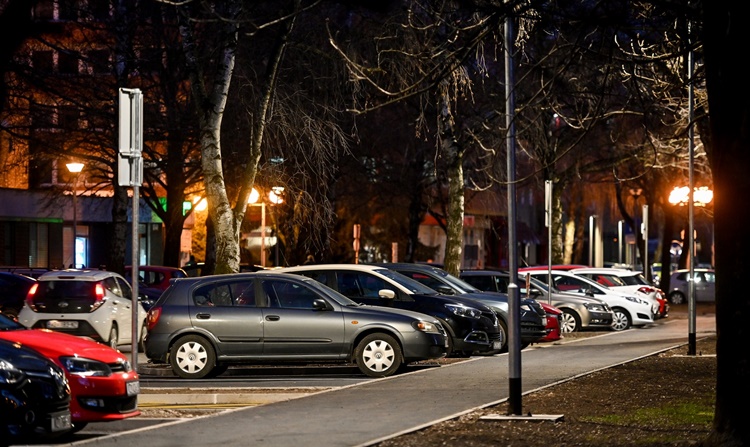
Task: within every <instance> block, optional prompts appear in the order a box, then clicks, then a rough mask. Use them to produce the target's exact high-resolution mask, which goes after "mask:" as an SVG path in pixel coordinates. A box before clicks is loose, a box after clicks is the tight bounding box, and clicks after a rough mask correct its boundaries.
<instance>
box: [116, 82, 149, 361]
mask: <svg viewBox="0 0 750 447" xmlns="http://www.w3.org/2000/svg"><path fill="white" fill-rule="evenodd" d="M117 104H118V105H117V106H118V114H117V115H118V132H119V134H118V142H117V184H119V185H120V186H132V187H133V212H132V218H131V223H132V226H131V247H132V250H131V252H132V256H131V262H130V272H131V273H132V278H131V285H132V288H133V300H134V301H136V302H137V300H138V281H139V279H140V277H139V275H138V273H139V272H138V271H139V261H138V254H139V253H140V251H141V250H140V247H139V245H138V241H139V236H140V231H139V226H138V224H139V220H140V219H139V215H140V211H139V210H138V201H139V200H140V192H139V188H140V186H141V183H143V158H142V157H141V153H142V152H143V113H142V110H143V95H142V94H141V91H140V90H139V89H137V88H136V89H127V88H121V89H119V90H118V92H117ZM140 307H141V306H139V305H137V304H136V305H134V306H132V314H131V318H130V320H131V332H130V333H131V334H132V337H131V345H130V346H131V347H130V363H131V364H132V365H133V369H134V370H136V371H137V370H138V331H139V330H142V329H141V328H140V327H139V326H140V324H139V321H138V309H139V308H140Z"/></svg>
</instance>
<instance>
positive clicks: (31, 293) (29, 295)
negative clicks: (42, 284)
mask: <svg viewBox="0 0 750 447" xmlns="http://www.w3.org/2000/svg"><path fill="white" fill-rule="evenodd" d="M37 288H39V284H32V285H31V288H30V289H29V293H27V294H26V305H27V306H29V309H31V310H33V311H34V312H36V306H35V305H34V294H36V289H37Z"/></svg>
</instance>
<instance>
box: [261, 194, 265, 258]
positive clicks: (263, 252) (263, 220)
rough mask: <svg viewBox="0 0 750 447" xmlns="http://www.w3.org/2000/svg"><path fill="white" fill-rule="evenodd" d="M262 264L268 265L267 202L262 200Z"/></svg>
mask: <svg viewBox="0 0 750 447" xmlns="http://www.w3.org/2000/svg"><path fill="white" fill-rule="evenodd" d="M260 265H261V267H265V266H266V202H264V201H261V202H260Z"/></svg>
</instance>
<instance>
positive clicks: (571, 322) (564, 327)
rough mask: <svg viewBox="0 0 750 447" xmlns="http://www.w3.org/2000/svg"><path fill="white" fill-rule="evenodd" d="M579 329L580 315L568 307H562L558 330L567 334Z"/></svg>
mask: <svg viewBox="0 0 750 447" xmlns="http://www.w3.org/2000/svg"><path fill="white" fill-rule="evenodd" d="M580 330H581V317H580V316H578V314H577V313H575V312H573V311H570V310H568V309H563V313H562V315H561V316H560V332H562V333H563V334H569V333H571V332H578V331H580Z"/></svg>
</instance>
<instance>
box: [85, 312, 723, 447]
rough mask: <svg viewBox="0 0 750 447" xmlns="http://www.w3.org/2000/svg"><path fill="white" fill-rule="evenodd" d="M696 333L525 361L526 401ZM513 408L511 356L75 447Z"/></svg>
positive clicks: (346, 439) (600, 344)
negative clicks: (510, 401)
mask: <svg viewBox="0 0 750 447" xmlns="http://www.w3.org/2000/svg"><path fill="white" fill-rule="evenodd" d="M687 332H688V322H687V320H685V319H674V320H670V321H664V322H661V323H659V324H654V325H652V326H649V327H646V328H640V329H631V330H628V331H624V332H611V333H607V334H605V335H602V336H597V337H592V338H585V339H580V340H575V341H572V342H566V343H563V344H559V345H553V346H552V345H544V344H543V345H536V346H537V347H533V348H531V349H527V350H524V351H523V352H522V356H521V358H522V360H521V362H522V388H523V391H524V392H528V391H531V390H536V389H540V388H543V387H547V386H551V385H553V384H556V383H560V382H563V381H567V380H570V379H572V378H575V377H578V376H581V375H584V374H588V373H591V372H593V371H596V370H600V369H604V368H608V367H612V366H615V365H618V364H622V363H626V362H629V361H632V360H635V359H638V358H642V357H645V356H648V355H653V354H655V353H658V352H661V351H664V350H667V349H671V348H673V347H677V346H681V345H685V344H686V343H687V337H688V333H687ZM714 333H715V318H714V316H713V315H700V316H698V317H697V321H696V335H697V337H698V338H700V337H703V336H706V335H710V334H714ZM507 398H508V356H507V355H501V356H493V357H479V358H472V359H470V360H468V361H465V362H461V363H456V364H452V365H447V366H441V367H439V368H430V369H426V370H421V371H417V372H413V373H408V374H402V375H397V376H394V377H390V378H386V379H378V380H372V381H368V382H365V383H362V384H357V385H354V386H349V387H344V388H339V389H333V390H328V391H322V392H318V393H314V394H310V395H307V396H304V397H300V398H296V399H291V400H285V401H281V402H276V403H272V404H268V405H261V406H256V407H248V408H241V409H236V410H228V411H225V412H223V413H219V414H214V415H211V416H206V417H201V418H193V419H184V420H178V421H172V422H168V423H164V424H161V425H157V426H154V427H145V428H141V429H137V430H132V431H130V432H125V433H120V434H117V435H111V436H103V437H98V438H93V439H89V440H86V441H79V442H76V443H73V444H71V445H100V446H109V445H116V444H117V445H122V444H126V445H149V446H150V447H160V446H170V447H171V446H184V445H222V446H226V447H229V446H246V445H268V446H294V447H298V446H299V445H305V446H306V447H315V446H346V447H351V446H369V445H372V444H374V443H377V442H380V441H382V440H385V439H388V438H391V437H394V436H397V435H399V434H403V433H407V432H411V431H414V430H418V429H420V428H423V427H426V426H429V425H432V424H434V423H436V422H439V421H442V420H447V419H452V418H455V417H457V416H458V415H461V414H464V413H468V412H471V411H473V410H475V409H478V408H484V407H488V406H492V405H496V404H500V403H502V402H504V401H506V400H507ZM524 411H526V409H524ZM530 411H533V409H530ZM559 413H560V414H564V413H565V409H564V408H560V411H559Z"/></svg>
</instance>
